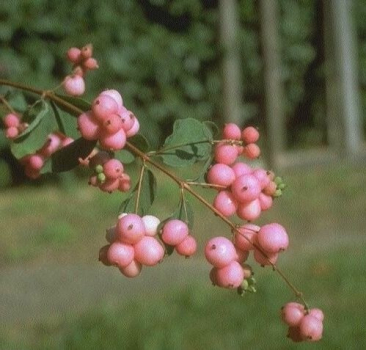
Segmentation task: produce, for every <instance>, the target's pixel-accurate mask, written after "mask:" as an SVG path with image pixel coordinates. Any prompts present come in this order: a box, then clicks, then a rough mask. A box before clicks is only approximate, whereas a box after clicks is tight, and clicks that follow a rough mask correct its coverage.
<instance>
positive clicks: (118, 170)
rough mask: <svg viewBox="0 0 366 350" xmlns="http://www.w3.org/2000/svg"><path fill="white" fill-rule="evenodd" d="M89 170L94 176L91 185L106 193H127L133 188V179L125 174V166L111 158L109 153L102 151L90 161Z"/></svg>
mask: <svg viewBox="0 0 366 350" xmlns="http://www.w3.org/2000/svg"><path fill="white" fill-rule="evenodd" d="M88 166H89V168H91V169H92V170H93V171H94V174H93V175H91V176H90V178H89V184H90V185H92V186H95V187H99V188H100V189H101V190H102V191H104V192H109V193H112V192H113V191H117V190H118V191H121V192H127V191H129V190H130V188H131V178H130V176H129V175H128V174H126V173H125V172H124V167H123V164H122V163H121V162H120V161H119V160H118V159H114V158H112V157H111V155H110V154H109V153H108V152H104V151H100V152H98V153H97V154H95V155H94V156H92V157H91V158H90V159H89V162H88Z"/></svg>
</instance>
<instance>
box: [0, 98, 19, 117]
mask: <svg viewBox="0 0 366 350" xmlns="http://www.w3.org/2000/svg"><path fill="white" fill-rule="evenodd" d="M0 100H1V102H2V103H3V104H4V105H5V107H6V108H7V109H8V110H9V111H10V112H11V113H13V114H17V113H16V112H15V110H14V109H13V107H12V106H11V105H10V104H9V102H8V101H7V100H6V98H5V97H4V96H1V95H0Z"/></svg>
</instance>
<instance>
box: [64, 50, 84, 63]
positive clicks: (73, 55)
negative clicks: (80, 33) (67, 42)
mask: <svg viewBox="0 0 366 350" xmlns="http://www.w3.org/2000/svg"><path fill="white" fill-rule="evenodd" d="M67 58H68V59H69V61H70V62H71V63H78V62H79V61H80V59H81V51H80V49H79V48H77V47H71V48H69V49H68V50H67Z"/></svg>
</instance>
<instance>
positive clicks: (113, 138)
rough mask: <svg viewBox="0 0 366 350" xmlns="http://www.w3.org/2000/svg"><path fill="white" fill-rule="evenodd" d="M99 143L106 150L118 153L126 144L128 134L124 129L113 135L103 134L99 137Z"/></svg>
mask: <svg viewBox="0 0 366 350" xmlns="http://www.w3.org/2000/svg"><path fill="white" fill-rule="evenodd" d="M99 143H100V145H101V146H102V147H103V148H104V149H108V150H112V151H118V150H120V149H122V148H123V147H124V146H125V144H126V133H125V131H124V130H123V129H120V130H118V131H117V132H116V133H115V134H112V135H109V134H104V133H102V134H101V135H100V137H99Z"/></svg>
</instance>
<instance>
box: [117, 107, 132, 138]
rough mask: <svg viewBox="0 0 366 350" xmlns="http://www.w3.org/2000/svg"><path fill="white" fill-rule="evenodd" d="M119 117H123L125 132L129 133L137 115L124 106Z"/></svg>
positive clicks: (119, 111)
mask: <svg viewBox="0 0 366 350" xmlns="http://www.w3.org/2000/svg"><path fill="white" fill-rule="evenodd" d="M118 115H119V116H120V117H121V120H122V125H123V126H122V127H123V130H124V131H126V132H127V131H128V130H130V129H131V128H132V126H133V125H134V124H135V119H136V117H135V115H134V114H133V113H132V112H131V111H129V110H128V109H127V108H125V107H123V106H121V107H120V108H119V109H118Z"/></svg>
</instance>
